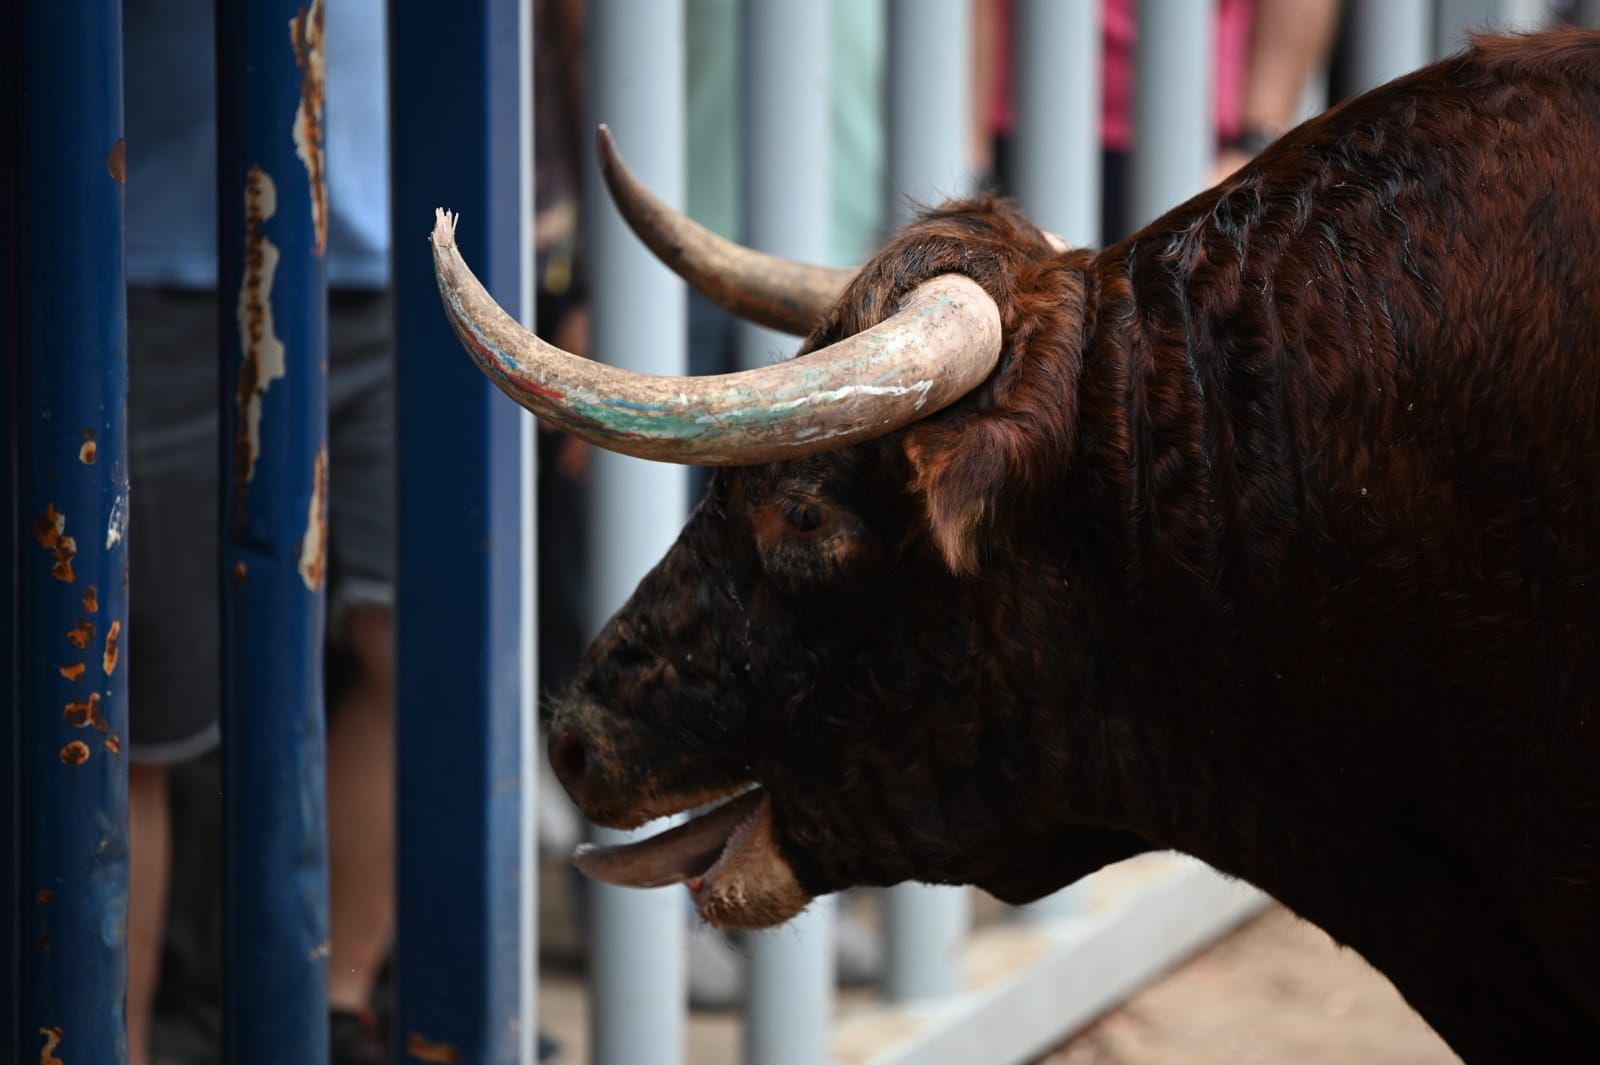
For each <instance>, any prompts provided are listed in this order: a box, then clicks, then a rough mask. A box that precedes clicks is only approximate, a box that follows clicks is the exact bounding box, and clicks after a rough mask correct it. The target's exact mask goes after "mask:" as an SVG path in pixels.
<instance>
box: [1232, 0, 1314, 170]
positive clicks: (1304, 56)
mask: <svg viewBox="0 0 1600 1065" xmlns="http://www.w3.org/2000/svg"><path fill="white" fill-rule="evenodd" d="M1338 22H1339V0H1259V2H1258V3H1257V5H1256V15H1255V29H1254V32H1253V33H1252V35H1251V41H1250V61H1249V69H1248V71H1247V73H1246V76H1245V97H1244V112H1243V132H1242V135H1241V136H1240V138H1239V140H1238V143H1236V144H1233V145H1229V146H1227V147H1226V148H1224V149H1223V151H1222V152H1221V153H1219V154H1218V156H1217V164H1216V170H1215V172H1214V174H1213V177H1214V178H1216V179H1217V180H1221V179H1222V178H1224V177H1226V176H1227V175H1229V174H1231V173H1233V172H1234V171H1235V170H1237V169H1238V168H1239V167H1241V166H1243V165H1244V164H1245V163H1246V162H1248V161H1249V160H1250V157H1251V156H1253V155H1255V153H1256V152H1258V151H1260V150H1261V149H1262V148H1263V147H1265V146H1266V143H1267V142H1268V141H1270V140H1272V139H1273V138H1274V137H1276V136H1278V134H1280V133H1282V132H1283V131H1285V130H1286V129H1288V128H1289V126H1290V125H1291V124H1292V123H1293V122H1294V119H1295V114H1296V112H1297V111H1298V110H1299V107H1300V100H1301V97H1302V95H1303V94H1304V92H1305V87H1306V83H1307V81H1308V80H1309V79H1310V77H1311V75H1312V73H1313V72H1314V71H1316V69H1317V68H1318V67H1320V66H1321V65H1322V64H1323V63H1324V62H1326V61H1327V58H1328V54H1329V52H1330V51H1331V50H1332V48H1333V35H1334V31H1335V29H1336V27H1337V25H1338Z"/></svg>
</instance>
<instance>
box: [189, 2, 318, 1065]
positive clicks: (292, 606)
mask: <svg viewBox="0 0 1600 1065" xmlns="http://www.w3.org/2000/svg"><path fill="white" fill-rule="evenodd" d="M322 11H323V8H322V4H321V3H320V2H318V0H312V2H311V3H310V5H309V7H307V6H306V5H305V4H304V3H303V0H249V2H243V3H230V2H219V3H218V4H217V8H216V12H217V16H216V17H217V23H216V34H217V181H218V185H217V204H218V207H217V213H218V222H217V224H218V255H219V259H220V261H219V263H218V278H219V288H218V299H219V301H220V303H221V308H220V309H221V315H220V319H221V343H220V345H219V351H220V353H221V359H222V366H221V380H222V397H221V398H222V437H221V447H220V456H219V459H220V462H221V484H222V493H221V504H222V505H221V516H220V520H221V530H222V552H221V560H222V570H223V572H222V581H221V589H222V759H223V803H222V806H223V833H222V840H223V1046H224V1057H225V1058H226V1060H227V1061H228V1062H230V1065H244V1063H250V1062H280V1061H303V1062H321V1061H327V1059H328V1006H327V985H328V869H327V827H326V824H325V821H324V817H323V806H324V803H323V766H324V760H325V759H324V753H323V750H324V748H323V706H322V702H323V692H322V646H323V613H324V610H323V607H324V602H323V587H324V583H325V582H324V577H325V572H326V569H327V539H328V537H327V530H328V520H327V517H328V477H329V471H328V450H327V440H328V400H327V280H326V270H325V263H324V254H325V250H326V238H327V184H326V180H325V157H324V153H323V130H324V128H325V120H324V114H323V85H324V74H325V70H324V54H325V53H324V41H323V30H322V26H323V18H322Z"/></svg>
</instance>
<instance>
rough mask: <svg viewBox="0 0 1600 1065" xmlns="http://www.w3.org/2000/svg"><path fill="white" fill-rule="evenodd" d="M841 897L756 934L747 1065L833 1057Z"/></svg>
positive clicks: (817, 1064) (798, 1064) (812, 1062)
mask: <svg viewBox="0 0 1600 1065" xmlns="http://www.w3.org/2000/svg"><path fill="white" fill-rule="evenodd" d="M785 2H787V0H785ZM835 901H836V900H835V899H834V898H833V897H831V896H830V897H827V898H821V899H818V900H816V901H815V902H813V903H812V904H811V906H810V907H809V908H808V909H807V910H806V912H805V913H803V914H801V915H800V916H799V917H796V918H795V919H794V920H792V921H790V922H789V923H788V924H786V925H784V926H783V927H782V928H775V929H773V930H771V931H769V932H761V933H758V934H756V935H753V936H751V937H750V940H749V942H750V980H749V983H748V984H747V985H746V987H747V991H748V998H746V1000H745V1026H744V1045H743V1058H742V1060H743V1061H744V1063H745V1065H823V1063H824V1062H826V1061H827V1060H828V1037H829V1035H830V1034H831V1033H832V1031H833V1027H832V1025H833V984H834V980H833V976H834V971H833V925H834V914H835Z"/></svg>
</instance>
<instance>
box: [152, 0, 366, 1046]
mask: <svg viewBox="0 0 1600 1065" xmlns="http://www.w3.org/2000/svg"><path fill="white" fill-rule="evenodd" d="M212 8H213V5H212V4H211V2H210V0H130V2H129V3H128V4H127V6H126V10H125V19H126V40H125V50H126V54H125V64H126V73H127V79H126V82H127V102H126V107H127V135H128V182H127V240H128V279H129V286H130V288H129V294H128V309H129V360H130V373H129V376H130V389H131V392H130V429H129V450H130V474H131V478H132V484H133V490H132V507H133V513H132V528H133V530H134V532H133V535H132V537H131V541H130V542H131V546H132V552H133V557H132V572H131V576H130V587H131V610H132V613H131V617H130V624H129V639H130V641H131V644H132V650H131V655H132V658H133V660H134V662H135V663H136V665H135V668H134V669H133V671H132V672H131V674H130V678H129V681H130V684H131V686H132V690H131V701H130V708H131V713H132V721H131V733H132V736H131V741H132V742H131V747H130V752H131V756H132V758H131V762H132V764H131V768H130V778H129V799H130V821H131V824H130V838H131V845H132V871H131V891H130V912H129V923H128V957H129V977H128V1002H127V1007H128V1028H129V1057H130V1061H131V1062H132V1063H133V1065H146V1063H148V1062H151V1061H152V1060H157V1061H172V1062H195V1061H210V1060H215V1057H216V1049H215V1036H216V1023H217V1018H216V1007H215V1002H216V980H217V960H216V954H217V942H218V940H217V931H216V915H217V910H218V891H219V889H218V882H217V881H218V876H217V868H218V852H217V849H216V836H217V832H218V829H219V826H218V814H217V803H216V790H215V778H216V759H215V757H214V755H213V752H214V751H215V748H216V745H217V741H218V721H217V718H218V707H219V684H220V682H219V671H218V639H217V625H218V607H217V603H218V557H219V551H218V543H217V539H216V535H215V533H214V532H213V530H215V529H216V527H217V518H216V513H217V505H218V503H217V499H218V459H217V447H218V441H217V434H218V407H217V404H218V350H217V349H218V328H219V320H218V303H217V300H218V297H217V293H216V291H215V286H216V284H217V247H216V246H217V242H216V213H217V212H216V188H215V186H216V129H215V123H216V116H215V106H214V101H215V87H214V76H213V62H214V61H213V52H212V42H213V31H212ZM383 33H384V8H383V4H382V2H381V0H341V2H340V3H337V4H329V5H328V6H327V8H326V35H327V54H328V57H329V62H328V102H327V112H328V129H327V154H328V160H329V163H328V181H329V201H330V204H331V216H330V224H329V238H328V254H327V271H328V279H329V283H330V286H331V295H330V307H329V349H328V350H329V359H328V368H329V385H328V403H329V418H330V423H329V430H328V434H329V435H328V440H329V461H330V477H329V479H330V502H329V520H330V532H329V548H330V563H329V573H328V586H327V587H328V626H327V632H328V636H329V640H330V646H329V649H328V663H329V680H330V684H329V692H328V697H329V698H328V706H329V724H328V821H329V855H330V858H329V861H330V881H331V895H330V919H331V931H332V942H331V960H330V968H329V972H330V987H329V997H330V1005H331V1008H332V1010H333V1014H332V1017H331V1028H332V1034H333V1043H334V1046H333V1058H332V1060H333V1062H334V1063H335V1065H359V1063H367V1062H379V1061H383V1060H386V1059H385V1056H384V1047H383V1044H382V1040H381V1038H380V1032H379V1028H378V1026H377V1025H376V1024H375V1023H374V1019H373V1017H372V1014H371V1012H370V1010H369V1002H370V996H371V994H372V991H373V986H374V983H375V981H376V979H377V976H378V973H379V969H380V967H381V965H382V964H383V961H384V959H385V957H386V952H387V949H388V944H389V939H390V935H391V929H392V924H393V916H394V903H393V897H394V885H393V846H394V823H393V788H394V785H393V773H392V764H393V751H394V714H393V700H392V695H391V684H390V675H391V644H392V611H391V604H392V600H393V580H392V577H393V548H392V539H393V535H392V534H393V529H392V527H391V526H392V520H391V515H392V512H393V505H392V494H393V485H392V481H393V475H394V471H393V464H392V438H393V421H392V414H391V385H390V382H391V367H390V361H391V360H390V310H389V307H390V301H389V297H388V294H387V286H388V284H389V265H388V262H389V255H388V252H389V233H388V230H389V217H388V214H389V208H388V196H387V192H388V177H387V141H386V138H387V131H386V126H387V123H386V92H385V87H386V76H385V69H384V50H383ZM288 46H289V45H288V38H287V36H285V47H288ZM174 795H180V796H185V797H187V801H184V802H182V803H181V804H175V803H174V801H173V798H172V797H173V796H174ZM174 857H176V859H177V860H176V862H175V863H174V862H171V859H172V858H174ZM169 868H170V869H171V875H170V877H169ZM169 899H170V901H171V905H170V906H169ZM169 913H170V920H169V919H168V916H169ZM164 944H165V948H166V949H165V951H163V945H164ZM163 953H165V961H166V964H165V965H164V966H163V964H162V959H163ZM158 973H159V976H160V979H159V982H160V983H161V984H162V987H161V990H162V995H161V1015H162V1018H163V1023H162V1024H161V1025H160V1026H159V1030H158V1031H157V1032H156V1035H157V1037H158V1038H157V1040H156V1043H157V1050H159V1052H160V1053H159V1055H158V1056H155V1057H153V1056H152V1038H151V1037H152V1018H153V1016H154V1015H155V1013H156V1005H157V998H156V991H157V985H158Z"/></svg>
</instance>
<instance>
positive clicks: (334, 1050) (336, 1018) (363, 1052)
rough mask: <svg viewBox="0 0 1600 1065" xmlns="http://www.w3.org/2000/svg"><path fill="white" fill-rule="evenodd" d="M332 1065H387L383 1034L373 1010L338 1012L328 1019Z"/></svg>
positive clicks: (330, 1015)
mask: <svg viewBox="0 0 1600 1065" xmlns="http://www.w3.org/2000/svg"><path fill="white" fill-rule="evenodd" d="M328 1042H329V1046H330V1052H329V1054H328V1065H387V1063H388V1060H389V1059H388V1055H387V1054H386V1053H385V1052H384V1045H383V1032H382V1031H380V1030H379V1028H378V1016H377V1014H375V1013H373V1012H372V1011H371V1010H361V1011H359V1012H350V1011H347V1010H334V1011H333V1012H332V1013H330V1014H329V1015H328Z"/></svg>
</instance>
